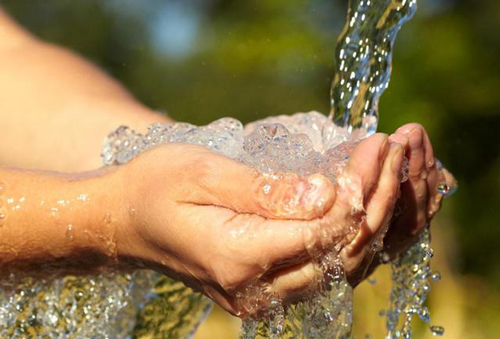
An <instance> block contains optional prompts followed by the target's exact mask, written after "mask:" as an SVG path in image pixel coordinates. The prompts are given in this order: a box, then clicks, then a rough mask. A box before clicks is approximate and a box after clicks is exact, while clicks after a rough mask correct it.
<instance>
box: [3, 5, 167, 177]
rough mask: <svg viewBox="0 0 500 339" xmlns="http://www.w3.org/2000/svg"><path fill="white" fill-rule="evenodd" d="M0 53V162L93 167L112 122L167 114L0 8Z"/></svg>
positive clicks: (136, 123) (137, 123) (134, 123)
mask: <svg viewBox="0 0 500 339" xmlns="http://www.w3.org/2000/svg"><path fill="white" fill-rule="evenodd" d="M0 60H1V62H0V121H1V124H0V130H1V131H0V164H2V163H3V164H8V165H14V166H21V167H27V168H37V169H50V170H58V171H81V170H90V169H94V168H97V167H99V166H100V159H99V152H100V148H101V146H102V141H103V139H104V137H105V136H106V135H107V134H108V133H109V132H111V130H113V129H114V128H116V127H118V126H119V125H129V126H131V127H133V128H135V129H137V130H144V129H145V128H146V126H147V125H149V124H151V123H153V122H159V121H168V118H167V117H165V116H163V115H160V114H157V113H156V112H154V111H153V110H151V109H149V108H147V107H145V106H144V105H142V104H141V103H139V102H138V101H137V100H135V99H134V98H133V97H132V96H131V95H130V94H129V93H128V92H127V91H126V90H125V89H124V88H123V87H122V86H120V85H119V84H118V83H117V82H116V81H114V80H113V79H112V78H110V77H109V76H107V75H106V74H104V73H103V72H102V71H100V70H99V69H97V68H96V67H95V66H93V65H91V64H90V63H88V62H87V61H85V60H83V59H82V58H80V57H78V56H76V55H75V54H73V53H71V52H69V51H67V50H64V49H62V48H60V47H56V46H53V45H50V44H47V43H44V42H41V41H39V40H37V39H36V38H35V37H33V36H31V35H30V34H29V33H28V32H26V31H25V30H24V29H22V28H21V27H20V26H18V25H17V24H16V23H15V22H13V21H12V20H11V19H10V18H9V17H8V16H7V15H6V13H5V12H3V11H2V9H1V8H0Z"/></svg>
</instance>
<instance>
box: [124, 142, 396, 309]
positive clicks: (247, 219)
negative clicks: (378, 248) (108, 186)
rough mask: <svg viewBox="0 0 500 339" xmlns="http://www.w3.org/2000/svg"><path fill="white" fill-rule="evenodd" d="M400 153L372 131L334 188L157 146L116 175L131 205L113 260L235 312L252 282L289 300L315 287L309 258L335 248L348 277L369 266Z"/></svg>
mask: <svg viewBox="0 0 500 339" xmlns="http://www.w3.org/2000/svg"><path fill="white" fill-rule="evenodd" d="M403 153H404V152H403V147H402V146H401V145H400V144H398V143H394V144H390V143H389V142H388V138H387V136H386V135H383V134H376V135H374V136H372V137H370V138H367V139H365V140H363V141H362V142H360V143H359V144H358V145H357V146H356V147H355V148H354V150H353V151H352V154H351V157H350V160H349V162H348V164H347V167H346V169H345V171H344V172H343V174H342V175H341V177H339V180H338V183H336V184H333V183H332V182H331V181H329V180H328V179H327V178H326V177H324V176H323V175H320V174H315V175H312V176H310V177H300V176H298V175H295V174H280V175H267V174H262V173H260V172H258V171H256V170H254V169H252V168H249V167H247V166H245V165H243V164H240V163H238V162H235V161H232V160H230V159H228V158H226V157H224V156H221V155H218V154H215V153H213V152H211V151H209V150H207V149H205V148H202V147H198V146H193V145H184V144H171V145H165V146H161V147H157V148H155V149H152V150H149V151H147V152H145V153H144V154H142V155H140V156H139V157H138V158H137V159H135V160H133V161H132V162H131V163H129V164H127V165H125V166H123V168H120V169H119V170H118V171H117V173H119V175H120V176H121V178H122V182H123V186H124V187H125V190H124V192H123V196H124V197H125V201H124V204H123V205H124V206H126V209H127V211H125V212H126V213H124V220H125V221H124V222H123V225H122V226H120V227H118V229H117V233H116V242H117V253H118V256H119V258H120V259H122V260H125V261H127V262H129V263H131V262H133V263H136V264H138V265H139V266H146V267H149V268H153V269H155V270H157V271H160V272H162V273H164V274H167V275H169V276H171V277H173V278H177V279H181V280H182V281H183V282H185V283H186V284H187V285H188V286H190V287H193V288H194V289H196V290H199V291H201V292H203V293H205V294H206V295H207V296H209V297H210V298H212V299H213V300H214V301H216V302H217V303H218V304H219V305H221V306H222V307H223V308H224V309H226V310H227V311H229V312H231V313H232V314H235V315H239V316H245V315H246V314H248V313H251V312H254V311H255V310H252V309H248V308H247V307H246V306H247V305H245V304H244V303H241V302H240V298H239V295H240V293H241V292H244V291H245V288H246V287H247V286H248V285H249V284H251V283H255V282H263V283H266V284H267V285H268V286H269V288H270V290H271V293H272V294H274V295H277V296H279V297H280V298H283V299H285V300H288V299H290V300H292V299H293V298H294V297H295V296H296V295H299V294H301V293H304V291H307V290H308V289H309V288H310V287H311V286H315V281H316V279H317V278H318V275H317V270H316V268H315V265H314V264H313V257H314V256H316V255H318V253H321V252H322V251H323V252H324V251H329V250H331V249H332V246H334V245H336V244H340V245H341V246H342V251H341V258H342V260H343V262H344V266H345V269H346V271H347V273H348V274H349V275H359V274H358V273H357V272H359V271H364V270H365V266H366V265H367V264H368V263H369V262H370V260H366V257H369V256H371V255H372V252H373V251H372V250H371V247H372V243H373V241H374V239H375V238H376V236H377V235H378V234H380V232H382V231H383V230H384V228H386V226H387V224H388V222H389V220H390V215H391V214H392V213H391V212H392V210H393V208H394V205H395V202H396V198H397V196H398V190H399V179H400V178H399V177H400V175H399V173H400V170H401V166H402V161H403ZM353 206H354V208H353ZM359 222H361V228H360V230H359V232H353V229H352V226H353V225H355V224H357V223H359Z"/></svg>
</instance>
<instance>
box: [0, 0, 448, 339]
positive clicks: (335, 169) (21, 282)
mask: <svg viewBox="0 0 500 339" xmlns="http://www.w3.org/2000/svg"><path fill="white" fill-rule="evenodd" d="M415 8H416V1H415V0H400V1H396V0H352V1H351V3H350V7H349V13H348V21H347V24H346V27H345V29H344V31H343V33H342V35H341V38H340V39H339V42H338V44H337V50H336V56H337V63H336V67H337V72H336V75H335V78H334V81H333V85H332V93H331V103H332V111H331V115H330V116H331V119H328V118H326V117H325V116H324V115H322V114H320V113H315V112H313V113H300V114H295V115H293V116H280V117H271V118H268V119H264V120H262V121H258V122H254V123H252V124H250V125H248V126H246V127H245V128H244V127H243V126H242V124H241V123H240V122H239V121H237V120H234V119H231V118H224V119H221V120H218V121H215V122H213V123H211V124H210V125H208V126H203V127H196V126H193V125H190V124H185V123H177V124H156V125H152V126H150V128H149V129H148V131H147V133H146V134H144V135H143V134H140V133H138V132H136V131H133V130H131V129H129V128H127V127H120V128H118V129H117V130H116V131H114V132H113V133H112V134H111V135H110V136H109V137H108V139H107V140H106V143H105V145H104V147H103V152H102V161H103V164H105V165H112V164H125V163H127V162H128V161H130V160H132V159H133V158H134V157H136V156H137V155H138V154H140V153H141V152H143V151H145V150H147V149H148V148H150V147H152V146H155V145H158V144H163V143H170V142H184V143H191V144H197V145H201V146H204V147H208V148H210V149H212V150H213V151H216V152H220V153H222V154H224V155H226V156H228V157H230V158H232V159H235V160H237V161H241V162H243V163H245V164H247V165H250V166H253V167H255V168H257V169H259V170H261V171H263V172H295V173H298V174H300V175H308V174H312V173H318V172H319V173H323V174H325V175H327V176H328V177H330V178H331V179H332V180H335V179H336V177H337V176H338V175H339V173H341V171H342V169H343V166H344V165H345V163H346V161H347V160H348V158H349V151H350V149H351V148H352V145H354V143H353V141H354V140H357V139H359V138H363V137H366V136H368V135H370V134H372V133H374V132H375V130H376V127H377V122H378V108H377V106H378V100H379V98H380V96H381V94H382V93H383V91H384V90H385V89H386V88H387V86H388V82H389V77H390V70H391V62H392V47H393V44H394V40H395V38H396V34H397V32H398V30H399V28H400V27H401V25H402V24H403V23H404V22H405V21H407V20H408V19H410V18H411V16H412V14H413V13H414V11H415ZM356 226H357V225H356V224H352V225H348V227H346V232H356V231H357V227H356ZM429 241H430V240H429V234H428V231H427V230H426V231H425V232H424V234H423V235H422V237H421V240H420V242H419V243H418V244H416V245H415V246H414V247H412V248H411V249H410V250H409V251H408V252H407V253H405V254H403V255H401V256H400V257H398V258H396V259H395V260H394V261H393V262H391V268H392V279H393V282H394V286H393V288H392V290H391V295H390V304H389V307H388V311H387V312H386V314H387V319H386V322H387V328H388V334H387V338H388V339H392V338H411V319H412V316H413V315H417V316H418V317H420V319H422V320H423V321H424V322H426V323H428V324H430V318H429V311H428V310H427V309H426V308H425V306H424V302H425V299H426V296H427V294H428V292H429V289H430V285H429V281H430V280H434V281H437V280H439V275H438V274H437V273H432V272H431V270H430V266H429V261H430V258H431V256H432V250H431V249H430V247H429ZM340 246H341V244H340V243H339V244H338V246H337V247H334V248H332V251H331V252H330V253H327V254H326V255H322V256H321V257H317V258H315V259H314V260H315V263H316V268H317V270H318V276H320V277H322V278H321V279H319V281H318V293H317V294H316V295H314V296H311V298H310V299H309V300H306V301H303V302H300V303H298V304H296V305H292V306H289V307H284V305H283V304H282V303H281V301H280V300H279V298H277V297H275V296H273V295H269V294H268V293H266V292H265V291H266V290H267V289H266V286H265V285H264V284H261V283H259V282H255V283H254V284H253V285H250V286H249V287H248V289H247V290H246V291H242V293H241V300H242V302H246V303H248V304H252V303H255V304H256V305H258V304H261V303H263V302H266V303H267V307H268V309H269V311H268V313H267V316H266V317H265V318H263V319H247V320H246V321H244V325H243V328H242V333H241V338H244V339H247V338H248V339H249V338H348V337H349V336H350V331H351V326H352V289H351V287H350V286H349V284H348V283H347V280H346V277H345V273H344V271H343V269H342V265H341V263H340V261H339V259H338V257H337V251H338V250H339V248H340ZM210 307H211V303H210V301H209V300H207V299H206V298H205V297H203V296H202V295H200V294H198V293H194V292H193V291H191V290H190V289H189V288H187V287H185V286H184V285H183V284H182V283H179V282H175V281H173V280H171V279H169V278H166V277H164V276H162V275H160V274H157V273H154V272H151V271H140V272H136V273H133V274H122V273H116V272H113V271H109V272H106V273H103V274H101V275H98V276H92V277H73V276H67V277H63V278H60V277H52V278H51V277H50V276H48V277H47V278H45V279H42V280H40V279H36V280H35V279H33V278H29V277H20V276H17V275H12V276H11V277H10V278H8V279H4V280H2V281H0V337H2V338H58V337H64V338H96V339H97V338H132V337H133V338H189V337H191V336H192V335H193V333H194V331H195V329H196V327H197V326H198V325H199V323H200V322H201V321H202V319H203V318H204V317H205V316H206V315H207V313H208V312H209V311H210ZM431 330H432V332H433V333H434V334H436V335H441V334H443V332H444V329H442V328H441V327H439V326H431Z"/></svg>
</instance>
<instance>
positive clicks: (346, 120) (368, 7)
mask: <svg viewBox="0 0 500 339" xmlns="http://www.w3.org/2000/svg"><path fill="white" fill-rule="evenodd" d="M416 8H417V4H416V0H351V1H350V3H349V9H348V15H347V23H346V25H345V27H344V30H343V31H342V34H341V36H340V38H339V41H338V43H337V46H336V60H335V61H336V66H335V67H336V69H335V71H336V72H335V78H334V80H333V84H332V89H331V106H332V107H331V113H330V115H331V116H332V117H333V119H334V121H335V124H336V125H338V126H341V127H343V128H346V129H348V131H349V132H350V133H351V134H352V137H354V138H362V137H364V136H366V135H370V134H372V133H375V131H376V129H377V123H378V101H379V99H380V96H381V95H382V93H383V92H384V91H385V89H386V88H387V86H388V85H389V79H390V76H391V67H392V49H393V46H394V42H395V40H396V35H397V33H398V31H399V29H400V28H401V26H402V25H403V24H404V23H405V22H406V21H408V20H410V19H411V17H412V16H413V14H414V13H415V11H416Z"/></svg>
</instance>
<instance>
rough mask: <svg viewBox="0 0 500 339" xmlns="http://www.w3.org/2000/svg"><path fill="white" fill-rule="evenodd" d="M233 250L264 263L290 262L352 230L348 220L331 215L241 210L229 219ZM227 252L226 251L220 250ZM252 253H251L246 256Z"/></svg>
mask: <svg viewBox="0 0 500 339" xmlns="http://www.w3.org/2000/svg"><path fill="white" fill-rule="evenodd" d="M226 227H227V232H225V233H227V236H229V237H231V240H230V241H225V242H224V244H221V246H224V247H225V248H226V249H227V247H228V246H231V248H229V250H230V252H229V253H233V254H234V255H235V256H237V257H238V258H239V260H242V261H244V262H246V263H252V264H255V265H258V266H259V267H262V268H263V270H264V271H267V270H269V269H270V268H271V267H277V268H281V267H284V266H291V265H294V264H297V263H299V262H303V261H304V260H307V259H310V258H311V257H313V256H315V255H316V254H317V253H321V252H324V251H325V250H328V249H330V248H331V247H333V245H334V244H336V243H338V242H340V241H341V239H343V237H344V236H345V235H346V233H348V232H349V229H348V227H346V224H344V223H342V222H338V223H337V222H336V221H335V220H333V219H330V218H317V219H315V220H311V221H299V220H296V221H291V220H274V219H265V218H263V217H260V216H258V215H251V214H240V215H236V216H235V217H233V218H231V220H229V221H228V222H227V223H226ZM221 253H224V251H221ZM245 255H249V257H245Z"/></svg>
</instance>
